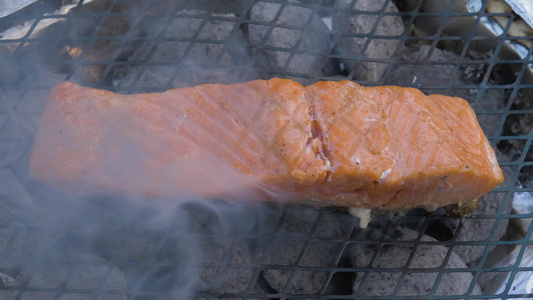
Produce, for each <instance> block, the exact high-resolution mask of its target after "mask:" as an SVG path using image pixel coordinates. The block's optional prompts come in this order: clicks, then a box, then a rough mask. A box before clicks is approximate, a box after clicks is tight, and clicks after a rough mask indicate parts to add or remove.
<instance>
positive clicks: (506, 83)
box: [0, 0, 533, 300]
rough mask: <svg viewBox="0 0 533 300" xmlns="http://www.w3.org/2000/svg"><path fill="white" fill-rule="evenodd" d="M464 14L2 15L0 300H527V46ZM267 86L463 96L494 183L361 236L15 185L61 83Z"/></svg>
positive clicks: (191, 206) (332, 214)
mask: <svg viewBox="0 0 533 300" xmlns="http://www.w3.org/2000/svg"><path fill="white" fill-rule="evenodd" d="M0 3H1V2H0ZM472 3H477V4H478V5H479V6H478V8H479V9H478V10H475V11H472V10H470V11H469V10H468V9H467V7H468V5H466V4H465V3H464V2H463V1H461V0H457V1H431V0H420V1H414V0H403V1H402V0H397V1H390V0H382V1H364V0H357V1H355V0H353V1H340V0H339V1H333V0H302V1H292V0H287V1H281V0H280V1H273V0H272V1H238V0H218V1H217V0H213V1H208V0H201V1H192V0H187V1H166V0H152V1H150V0H134V1H125V0H93V1H79V2H77V1H72V0H63V1H59V0H55V1H36V2H35V3H33V4H31V5H29V6H27V7H25V8H23V9H21V10H19V11H16V12H11V13H10V14H8V15H7V16H5V17H3V18H1V19H0V32H2V34H1V38H0V83H1V85H0V87H1V91H0V204H1V205H0V299H99V300H104V299H106V300H110V299H120V300H122V299H124V300H125V299H193V298H194V299H243V298H246V299H258V298H270V299H318V298H327V299H353V298H360V299H393V298H394V299H428V298H430V299H465V298H469V299H515V298H532V297H533V279H532V278H533V247H532V243H533V242H532V240H533V236H532V231H533V226H532V225H531V220H532V218H533V197H531V194H530V193H531V192H533V163H532V162H533V150H531V149H530V144H531V140H532V135H531V128H532V126H533V110H532V103H533V102H532V101H531V99H533V98H532V97H531V95H532V94H533V85H532V82H531V75H532V74H531V68H532V65H533V62H532V59H531V51H532V50H531V48H527V47H526V46H524V45H522V44H521V43H519V41H531V40H532V39H533V37H532V36H511V35H509V29H510V25H509V26H506V28H499V30H501V33H498V32H496V31H495V30H497V29H494V28H497V23H495V22H494V20H493V17H494V16H500V17H501V16H503V17H509V18H511V19H515V18H518V16H517V15H515V14H513V13H511V12H505V13H499V12H489V11H487V9H486V7H487V1H468V4H469V5H471V4H472ZM354 6H355V7H356V8H357V9H358V12H357V13H355V14H352V12H351V10H350V8H351V7H354ZM394 7H397V8H398V9H395V8H394ZM61 8H62V10H60V9H61ZM327 23H330V24H329V26H330V27H328V25H326V24H327ZM272 77H284V78H291V79H293V80H296V81H299V82H300V83H302V84H304V85H306V84H310V83H314V82H316V81H320V80H355V81H357V82H359V83H361V84H363V85H401V86H408V87H416V88H419V89H421V90H422V91H423V92H425V93H428V94H429V93H440V94H445V95H452V96H459V97H462V98H464V99H466V100H467V101H469V102H470V103H471V105H472V107H473V108H474V109H475V111H476V114H477V116H478V120H479V122H480V124H481V126H482V128H483V130H484V131H485V133H486V135H487V137H488V138H489V140H490V141H491V144H492V145H493V146H494V147H495V149H496V150H497V155H498V160H499V162H500V165H501V166H502V169H503V171H504V174H505V177H506V181H505V182H504V183H503V184H502V185H501V186H499V187H498V188H496V189H495V190H494V191H493V192H492V193H490V194H489V195H487V196H485V197H483V199H482V201H481V203H482V204H481V205H480V207H478V209H477V210H476V211H475V212H474V214H473V215H472V216H470V217H467V218H463V219H456V218H454V217H452V216H450V215H449V214H448V213H447V212H446V211H445V210H444V209H438V210H436V211H434V212H431V213H430V212H426V211H425V210H422V209H415V210H412V211H409V212H402V213H390V212H389V213H385V212H375V213H374V220H373V221H372V222H371V223H370V225H369V228H367V229H365V230H363V229H361V228H360V227H359V223H358V220H357V219H356V218H354V217H352V216H351V215H349V214H348V213H347V212H346V211H345V210H344V209H339V208H335V209H334V208H331V209H324V208H322V209H316V208H313V207H309V206H305V205H274V204H266V203H260V204H253V205H252V204H239V205H237V204H228V203H226V202H223V201H212V202H203V201H194V200H193V201H190V202H187V203H184V204H180V205H178V204H175V203H174V204H172V203H166V202H165V201H159V200H154V199H148V200H146V201H143V202H138V201H130V199H119V198H111V197H107V196H102V197H95V198H91V199H72V198H69V197H67V196H64V195H61V194H59V193H57V192H56V191H53V190H50V189H48V188H46V187H44V186H41V185H39V184H37V183H35V182H32V181H31V180H30V179H29V178H28V174H27V170H28V158H29V155H30V153H31V149H32V145H33V139H34V135H35V130H36V128H37V125H38V120H39V117H40V114H41V112H42V110H43V108H44V104H45V99H46V95H47V93H48V91H49V90H50V89H51V88H52V87H53V86H55V85H56V84H58V83H60V82H62V81H65V80H72V81H75V82H78V83H80V84H83V85H87V86H93V87H97V88H102V89H107V90H112V91H116V92H119V93H142V92H160V91H164V90H166V89H169V88H173V87H184V86H194V85H197V84H201V83H228V84H229V83H236V82H244V81H249V80H254V79H268V78H272ZM58 117H60V116H58ZM169 207H170V208H171V209H169Z"/></svg>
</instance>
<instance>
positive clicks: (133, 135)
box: [29, 78, 503, 210]
mask: <svg viewBox="0 0 533 300" xmlns="http://www.w3.org/2000/svg"><path fill="white" fill-rule="evenodd" d="M29 174H30V176H31V178H33V179H34V180H36V181H39V182H41V183H43V184H46V185H49V186H51V187H53V188H56V189H59V190H63V191H67V192H71V193H72V192H73V193H76V194H79V195H82V196H91V195H97V194H101V193H106V194H117V195H129V196H141V197H162V198H176V197H178V198H183V197H206V198H226V199H230V200H231V199H257V200H259V199H260V200H274V201H278V200H279V201H307V200H311V201H314V202H317V203H321V204H323V205H335V206H346V207H360V208H368V209H376V208H379V209H385V210H404V209H410V208H414V207H424V208H426V209H428V210H434V209H436V208H437V207H440V206H445V205H449V204H462V203H465V202H469V201H472V200H474V199H476V198H478V197H480V196H482V195H484V194H486V193H488V192H490V191H491V190H492V189H494V188H495V187H496V186H497V185H498V184H500V183H501V182H502V181H503V175H502V172H501V169H500V168H499V166H498V163H497V161H496V156H495V154H494V151H493V149H492V148H491V147H490V145H489V143H488V141H487V139H486V137H485V135H484V134H483V132H482V130H481V128H480V126H479V124H478V123H477V120H476V117H475V114H474V112H473V110H472V109H471V108H470V106H469V105H468V103H467V102H466V101H464V100H462V99H460V98H453V97H447V96H440V95H431V96H425V95H424V94H422V93H421V92H420V91H418V90H416V89H412V88H400V87H393V86H388V87H372V88H370V87H361V86H359V85H358V84H356V83H353V82H350V81H341V82H319V83H316V84H313V85H310V86H307V87H305V88H304V87H303V86H301V85H300V84H298V83H296V82H293V81H291V80H288V79H277V78H276V79H271V80H268V81H264V80H258V81H251V82H246V83H240V84H234V85H219V84H205V85H199V86H196V87H191V88H179V89H172V90H168V91H166V92H163V93H149V94H137V95H121V94H116V93H113V92H109V91H104V90H98V89H93V88H87V87H82V86H79V85H77V84H74V83H71V82H64V83H62V84H60V85H58V86H57V87H55V88H54V89H53V90H52V91H51V92H50V96H49V99H48V102H47V105H46V108H45V110H44V112H43V115H42V117H41V121H40V124H39V127H38V130H37V134H36V138H35V144H34V148H33V151H32V154H31V157H30V163H29Z"/></svg>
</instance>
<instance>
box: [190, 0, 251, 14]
mask: <svg viewBox="0 0 533 300" xmlns="http://www.w3.org/2000/svg"><path fill="white" fill-rule="evenodd" d="M180 2H181V3H180V5H181V6H180V7H183V8H187V9H197V10H205V11H212V12H215V13H222V14H229V13H233V14H236V15H237V16H241V15H246V13H247V11H248V9H249V7H250V3H251V2H252V1H249V0H218V1H212V0H184V1H180ZM214 2H216V5H214Z"/></svg>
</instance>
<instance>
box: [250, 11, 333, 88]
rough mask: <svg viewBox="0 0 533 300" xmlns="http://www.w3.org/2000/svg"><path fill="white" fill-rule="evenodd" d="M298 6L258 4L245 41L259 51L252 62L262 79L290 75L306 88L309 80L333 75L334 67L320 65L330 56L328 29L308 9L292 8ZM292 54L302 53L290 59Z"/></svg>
mask: <svg viewBox="0 0 533 300" xmlns="http://www.w3.org/2000/svg"><path fill="white" fill-rule="evenodd" d="M297 3H298V2H297V1H289V4H288V5H287V6H282V4H280V3H271V2H265V1H259V2H257V3H256V4H254V6H253V7H252V9H251V11H250V22H251V23H250V24H249V25H248V27H247V32H248V39H249V41H250V44H251V45H252V46H255V47H258V48H257V49H256V50H255V53H254V54H255V60H256V65H257V66H258V67H259V68H260V70H261V76H262V78H264V79H269V78H272V77H276V76H280V75H281V73H283V74H285V73H292V74H294V76H292V77H290V78H291V79H293V80H296V81H299V82H300V83H302V84H304V85H305V84H308V83H310V82H309V80H307V79H306V78H309V77H310V76H315V74H316V75H318V76H328V75H332V73H334V72H335V71H334V70H335V68H336V66H335V64H334V63H333V62H332V61H331V60H328V61H327V62H324V63H323V62H322V60H323V56H324V54H328V53H329V43H330V36H329V29H328V28H327V26H326V25H325V24H324V22H323V21H322V20H321V19H320V17H319V16H318V15H317V14H316V13H315V12H314V11H313V10H312V9H311V8H307V7H303V6H296V5H293V4H297ZM280 10H282V11H281V12H280ZM278 14H279V16H278ZM276 16H277V17H276ZM274 18H276V19H275V20H274ZM310 19H311V20H310ZM254 22H267V23H269V24H267V25H262V24H261V25H260V24H257V23H254ZM279 25H287V26H294V27H297V28H295V29H289V28H282V27H279ZM300 39H301V41H300V43H299V44H297V43H298V41H299V40H300ZM268 47H275V48H277V49H267V48H268ZM295 50H300V51H302V53H294V55H291V53H293V52H294V51H295Z"/></svg>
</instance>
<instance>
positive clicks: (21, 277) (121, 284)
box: [1, 252, 127, 300]
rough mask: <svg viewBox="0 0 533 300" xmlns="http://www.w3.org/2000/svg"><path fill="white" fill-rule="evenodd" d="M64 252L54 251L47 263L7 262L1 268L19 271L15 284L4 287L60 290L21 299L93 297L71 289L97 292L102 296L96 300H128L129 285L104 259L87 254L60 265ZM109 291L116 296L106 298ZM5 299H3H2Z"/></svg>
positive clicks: (78, 255) (38, 293) (26, 293)
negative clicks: (58, 293)
mask: <svg viewBox="0 0 533 300" xmlns="http://www.w3.org/2000/svg"><path fill="white" fill-rule="evenodd" d="M61 253H62V252H54V254H51V255H50V256H47V260H46V261H32V262H28V261H24V260H20V261H15V260H4V261H3V262H2V266H1V267H2V268H6V269H9V270H14V269H18V272H17V276H14V277H15V278H14V280H13V281H12V282H8V283H6V284H4V285H5V286H9V287H18V286H21V285H23V284H25V283H26V284H27V286H28V287H29V288H38V289H57V290H58V291H60V292H61V293H60V296H59V297H57V292H54V293H52V294H50V293H47V292H25V293H24V294H23V295H22V297H21V299H51V298H54V299H57V298H58V299H85V298H84V297H86V296H89V298H88V299H92V298H90V297H91V296H92V294H85V295H80V294H78V293H77V292H74V291H69V290H71V289H72V290H76V289H77V290H79V289H86V290H98V291H99V292H101V293H102V294H103V295H101V296H100V297H102V298H97V299H107V300H125V299H127V296H126V295H120V292H125V291H126V287H127V283H126V277H125V276H124V274H123V273H122V272H121V271H120V270H119V269H118V268H117V267H114V266H111V265H108V264H107V263H106V261H105V260H102V259H101V258H99V257H96V256H94V255H88V254H73V253H70V254H69V256H70V257H71V258H75V259H74V261H76V262H75V263H73V262H61V261H59V260H58V258H60V257H61V258H64V255H62V254H61ZM106 292H111V293H113V294H109V295H105V294H106ZM2 299H3V298H2Z"/></svg>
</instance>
